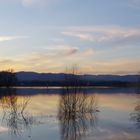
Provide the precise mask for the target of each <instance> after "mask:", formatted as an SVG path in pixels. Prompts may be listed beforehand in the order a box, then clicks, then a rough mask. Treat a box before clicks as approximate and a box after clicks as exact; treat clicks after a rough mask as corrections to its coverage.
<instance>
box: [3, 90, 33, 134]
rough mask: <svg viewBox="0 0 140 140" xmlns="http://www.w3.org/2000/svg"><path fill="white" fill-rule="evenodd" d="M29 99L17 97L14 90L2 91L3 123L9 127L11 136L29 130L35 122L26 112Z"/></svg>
mask: <svg viewBox="0 0 140 140" xmlns="http://www.w3.org/2000/svg"><path fill="white" fill-rule="evenodd" d="M29 99H30V98H29V97H27V96H26V97H19V96H17V95H16V89H14V88H6V89H1V90H0V105H1V107H2V109H3V118H2V123H3V125H6V126H7V127H8V129H9V131H10V132H11V134H14V135H17V134H20V133H21V132H22V131H24V130H25V129H28V130H29V129H30V127H31V126H32V124H33V123H34V122H35V120H34V118H33V117H32V116H31V115H30V114H29V113H28V112H27V111H26V107H27V105H28V103H29Z"/></svg>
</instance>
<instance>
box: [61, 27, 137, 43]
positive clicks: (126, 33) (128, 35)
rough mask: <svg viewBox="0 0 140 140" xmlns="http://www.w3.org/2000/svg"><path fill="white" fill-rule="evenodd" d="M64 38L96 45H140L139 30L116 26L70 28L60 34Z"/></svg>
mask: <svg viewBox="0 0 140 140" xmlns="http://www.w3.org/2000/svg"><path fill="white" fill-rule="evenodd" d="M61 33H62V34H63V35H65V36H71V37H75V38H79V39H80V40H83V41H91V42H96V43H116V44H117V43H127V42H128V43H131V42H134V41H136V42H139V43H140V39H139V38H140V28H127V27H118V26H91V27H71V28H68V29H67V30H66V31H64V32H61Z"/></svg>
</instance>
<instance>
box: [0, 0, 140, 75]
mask: <svg viewBox="0 0 140 140" xmlns="http://www.w3.org/2000/svg"><path fill="white" fill-rule="evenodd" d="M0 49H1V50H0V70H7V69H14V71H35V72H40V73H42V72H46V73H47V72H52V73H58V72H64V71H65V69H66V67H71V66H73V65H77V66H78V67H79V71H80V73H83V74H136V73H138V72H140V0H0Z"/></svg>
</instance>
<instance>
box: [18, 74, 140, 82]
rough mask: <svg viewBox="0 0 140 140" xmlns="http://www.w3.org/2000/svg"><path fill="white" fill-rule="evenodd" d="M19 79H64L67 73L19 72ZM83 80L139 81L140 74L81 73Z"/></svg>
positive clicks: (51, 80)
mask: <svg viewBox="0 0 140 140" xmlns="http://www.w3.org/2000/svg"><path fill="white" fill-rule="evenodd" d="M16 75H17V78H18V80H19V81H28V82H30V81H42V82H43V81H50V82H53V81H57V82H59V81H60V82H61V81H64V79H65V77H66V75H68V74H65V73H36V72H17V73H16ZM79 77H80V78H81V79H82V80H86V81H96V82H101V81H105V82H137V81H138V80H140V79H139V75H79Z"/></svg>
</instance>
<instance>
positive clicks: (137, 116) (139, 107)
mask: <svg viewBox="0 0 140 140" xmlns="http://www.w3.org/2000/svg"><path fill="white" fill-rule="evenodd" d="M136 95H137V99H138V101H137V102H136V107H135V108H134V111H133V113H131V114H130V117H131V120H132V121H133V122H134V123H135V125H136V127H137V128H138V129H140V87H138V88H137V89H136Z"/></svg>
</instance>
